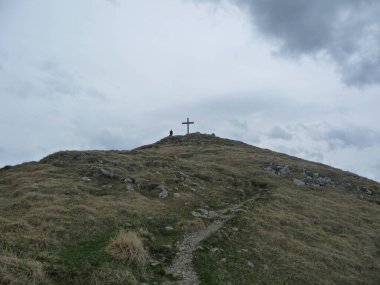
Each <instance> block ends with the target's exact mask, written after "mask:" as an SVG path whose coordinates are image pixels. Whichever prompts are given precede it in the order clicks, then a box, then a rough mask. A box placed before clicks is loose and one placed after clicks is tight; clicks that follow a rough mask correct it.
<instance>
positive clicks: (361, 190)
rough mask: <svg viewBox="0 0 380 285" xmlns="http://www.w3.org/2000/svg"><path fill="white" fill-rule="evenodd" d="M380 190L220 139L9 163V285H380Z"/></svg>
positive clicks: (2, 244) (3, 196)
mask: <svg viewBox="0 0 380 285" xmlns="http://www.w3.org/2000/svg"><path fill="white" fill-rule="evenodd" d="M379 190H380V185H379V184H378V183H377V182H374V181H371V180H369V179H366V178H363V177H360V176H358V175H355V174H352V173H349V172H344V171H341V170H339V169H335V168H332V167H329V166H326V165H323V164H319V163H314V162H309V161H305V160H301V159H299V158H295V157H291V156H288V155H284V154H281V153H276V152H273V151H270V150H265V149H260V148H257V147H254V146H250V145H247V144H244V143H242V142H237V141H232V140H227V139H222V138H218V137H215V136H213V135H203V134H199V133H196V134H190V135H187V136H173V137H167V138H164V139H162V140H161V141H159V142H157V143H155V144H152V145H147V146H143V147H140V148H138V149H135V150H133V151H63V152H58V153H55V154H52V155H49V156H47V157H46V158H44V159H42V160H41V161H40V162H31V163H24V164H22V165H18V166H14V167H5V168H3V169H1V170H0V284H197V283H199V284H247V285H248V284H380V196H379Z"/></svg>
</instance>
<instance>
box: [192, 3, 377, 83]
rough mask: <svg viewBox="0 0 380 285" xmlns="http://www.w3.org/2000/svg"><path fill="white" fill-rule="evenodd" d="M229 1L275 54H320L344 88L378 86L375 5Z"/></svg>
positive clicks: (294, 55)
mask: <svg viewBox="0 0 380 285" xmlns="http://www.w3.org/2000/svg"><path fill="white" fill-rule="evenodd" d="M197 2H202V1H199V0H198V1H197ZM206 2H220V1H219V0H214V1H212V0H206ZM230 2H232V3H234V4H236V5H237V6H238V7H240V8H242V9H243V10H245V11H246V12H247V13H248V14H249V15H250V19H251V21H252V23H253V24H254V25H255V26H256V27H257V28H258V29H259V30H260V31H261V32H262V33H263V34H265V35H266V36H268V37H269V38H272V39H274V40H276V41H277V42H278V44H279V51H278V52H279V54H281V55H284V56H290V57H298V56H302V55H309V56H320V55H323V56H326V57H327V58H330V59H331V60H332V61H333V62H334V63H335V64H336V66H337V70H338V72H340V74H341V76H342V79H343V81H344V82H345V83H346V84H347V85H356V86H361V85H368V84H379V83H380V20H379V19H380V17H379V15H380V2H379V1H375V0H334V1H331V0H318V1H306V0H286V1H278V0H230Z"/></svg>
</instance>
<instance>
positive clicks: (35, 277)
mask: <svg viewBox="0 0 380 285" xmlns="http://www.w3.org/2000/svg"><path fill="white" fill-rule="evenodd" d="M0 284H9V285H18V284H20V285H21V284H30V285H40V284H47V279H46V276H45V272H44V270H43V266H42V264H41V263H40V262H38V261H35V260H31V259H25V258H22V259H21V258H18V257H16V256H14V255H0Z"/></svg>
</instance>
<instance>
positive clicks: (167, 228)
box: [165, 226, 174, 232]
mask: <svg viewBox="0 0 380 285" xmlns="http://www.w3.org/2000/svg"><path fill="white" fill-rule="evenodd" d="M165 230H166V231H168V232H171V231H173V230H174V228H173V227H172V226H166V227H165Z"/></svg>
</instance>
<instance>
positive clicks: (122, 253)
mask: <svg viewBox="0 0 380 285" xmlns="http://www.w3.org/2000/svg"><path fill="white" fill-rule="evenodd" d="M106 252H107V253H109V254H110V255H111V256H112V257H114V258H116V259H119V260H125V261H128V262H133V263H136V264H137V265H138V266H140V267H145V265H146V263H147V261H148V258H149V254H148V252H147V251H146V249H145V248H144V244H143V242H142V240H141V238H140V237H138V236H137V234H136V232H134V231H128V232H125V231H124V230H121V231H119V233H118V234H117V236H116V237H115V238H114V239H113V240H112V241H111V242H110V243H109V244H108V245H107V247H106Z"/></svg>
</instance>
